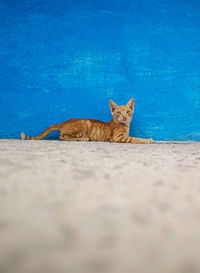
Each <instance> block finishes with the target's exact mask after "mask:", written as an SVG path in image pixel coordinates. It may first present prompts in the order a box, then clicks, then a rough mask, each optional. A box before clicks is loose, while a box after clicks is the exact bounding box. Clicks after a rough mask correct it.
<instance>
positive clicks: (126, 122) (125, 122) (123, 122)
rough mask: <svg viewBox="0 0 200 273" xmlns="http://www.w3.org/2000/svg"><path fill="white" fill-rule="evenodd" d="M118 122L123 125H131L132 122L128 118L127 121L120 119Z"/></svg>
mask: <svg viewBox="0 0 200 273" xmlns="http://www.w3.org/2000/svg"><path fill="white" fill-rule="evenodd" d="M117 121H118V122H119V123H122V124H129V123H130V122H131V120H130V119H127V118H126V119H118V120H117Z"/></svg>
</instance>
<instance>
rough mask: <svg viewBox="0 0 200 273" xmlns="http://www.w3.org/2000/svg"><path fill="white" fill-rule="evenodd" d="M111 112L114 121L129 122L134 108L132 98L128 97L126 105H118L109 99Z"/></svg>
mask: <svg viewBox="0 0 200 273" xmlns="http://www.w3.org/2000/svg"><path fill="white" fill-rule="evenodd" d="M109 105H110V110H111V114H112V116H113V119H114V120H115V121H116V122H119V123H123V124H129V123H130V122H131V119H132V115H133V110H134V98H132V99H130V100H129V102H128V103H127V104H126V105H120V106H118V105H117V104H116V103H115V102H114V101H112V100H109Z"/></svg>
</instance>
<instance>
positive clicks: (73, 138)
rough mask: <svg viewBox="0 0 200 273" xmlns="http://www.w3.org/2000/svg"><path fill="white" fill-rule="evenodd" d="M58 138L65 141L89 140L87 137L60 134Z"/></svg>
mask: <svg viewBox="0 0 200 273" xmlns="http://www.w3.org/2000/svg"><path fill="white" fill-rule="evenodd" d="M59 139H60V140H67V141H89V137H72V136H68V135H60V136H59Z"/></svg>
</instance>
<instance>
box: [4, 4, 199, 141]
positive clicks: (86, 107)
mask: <svg viewBox="0 0 200 273" xmlns="http://www.w3.org/2000/svg"><path fill="white" fill-rule="evenodd" d="M0 20H1V21H0V63H1V65H0V137H2V138H13V137H14V138H18V137H20V135H19V133H20V132H21V131H24V132H25V133H27V134H29V135H37V134H38V133H40V132H41V131H42V130H43V129H45V128H46V127H47V126H49V125H51V124H55V123H60V122H62V121H65V120H67V119H69V118H94V119H100V120H103V121H108V120H110V118H111V115H110V112H109V105H108V100H109V99H113V100H114V101H116V103H118V104H125V103H126V102H127V101H128V100H129V99H130V98H131V97H135V101H136V104H135V116H134V121H133V122H132V126H131V135H132V136H133V135H135V136H139V137H153V138H154V139H157V140H200V1H199V0H181V1H180V0H98V1H97V0H96V1H95V0H56V1H55V0H35V1H33V0H32V1H31V0H13V1H11V0H3V1H2V0H1V1H0Z"/></svg>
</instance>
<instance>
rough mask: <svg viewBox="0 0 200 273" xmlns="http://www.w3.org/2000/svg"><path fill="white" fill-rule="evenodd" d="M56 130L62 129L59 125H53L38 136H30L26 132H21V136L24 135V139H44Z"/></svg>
mask: <svg viewBox="0 0 200 273" xmlns="http://www.w3.org/2000/svg"><path fill="white" fill-rule="evenodd" d="M56 130H60V128H59V126H58V125H51V126H49V127H48V128H47V129H46V130H44V131H43V132H42V133H41V134H40V135H38V136H35V137H30V136H26V135H25V134H24V133H21V137H22V140H27V139H34V140H39V139H43V138H44V137H45V136H47V135H48V134H50V133H51V132H53V131H56Z"/></svg>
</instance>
